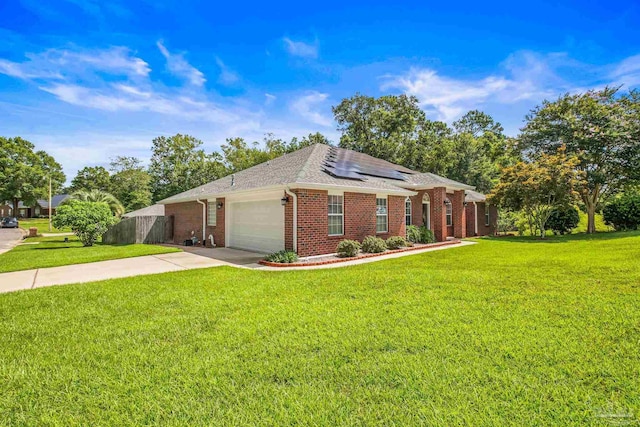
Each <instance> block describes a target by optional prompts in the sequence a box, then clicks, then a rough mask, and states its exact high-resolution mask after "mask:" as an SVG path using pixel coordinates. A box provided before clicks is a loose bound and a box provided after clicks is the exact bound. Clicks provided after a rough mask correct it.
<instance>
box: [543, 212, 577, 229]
mask: <svg viewBox="0 0 640 427" xmlns="http://www.w3.org/2000/svg"><path fill="white" fill-rule="evenodd" d="M579 222H580V214H579V213H578V210H577V209H576V208H575V207H573V206H567V207H561V208H555V209H554V210H553V211H552V212H551V216H549V219H548V220H547V224H546V225H547V228H549V229H550V230H553V232H554V233H555V234H565V233H566V234H570V233H571V230H573V229H574V228H576V227H577V226H578V223H579Z"/></svg>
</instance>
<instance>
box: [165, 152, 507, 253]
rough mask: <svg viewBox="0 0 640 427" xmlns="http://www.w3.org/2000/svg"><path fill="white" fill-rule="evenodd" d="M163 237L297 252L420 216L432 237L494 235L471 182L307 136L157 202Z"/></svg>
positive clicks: (385, 230) (490, 216) (401, 228)
mask: <svg viewBox="0 0 640 427" xmlns="http://www.w3.org/2000/svg"><path fill="white" fill-rule="evenodd" d="M159 203H160V204H162V205H164V207H165V216H166V217H167V218H168V221H169V222H170V223H171V224H172V227H171V228H172V237H171V239H170V240H172V241H173V243H176V244H182V242H184V241H185V240H187V239H190V238H192V237H196V238H197V239H198V240H199V241H205V242H206V244H207V245H208V246H211V244H212V241H213V243H214V244H215V246H218V247H223V246H227V247H233V248H239V249H245V250H252V251H256V252H263V253H269V252H275V251H278V250H281V249H289V250H293V251H296V252H297V253H298V254H299V255H300V256H312V255H321V254H327V253H333V252H335V249H336V245H337V244H338V242H339V241H340V240H343V239H353V240H360V241H361V240H362V239H364V238H365V237H366V236H379V237H382V238H385V239H386V238H388V237H390V236H404V235H405V233H406V226H407V225H410V224H413V225H417V226H422V225H426V226H427V227H429V228H430V229H431V230H433V233H434V235H435V237H436V240H438V241H444V240H446V239H447V238H464V237H467V236H481V235H489V234H493V233H494V232H495V229H496V222H497V211H496V209H495V208H494V207H488V206H487V204H486V199H485V197H484V195H483V194H480V193H477V192H475V191H473V187H471V186H469V185H466V184H463V183H460V182H456V181H453V180H450V179H447V178H443V177H441V176H438V175H435V174H431V173H420V172H416V171H412V170H410V169H407V168H405V167H402V166H400V165H395V164H393V163H390V162H387V161H384V160H381V159H377V158H374V157H371V156H368V155H366V154H362V153H358V152H355V151H351V150H346V149H342V148H336V147H330V146H328V145H323V144H315V145H312V146H309V147H305V148H302V149H300V150H298V151H295V152H293V153H289V154H286V155H284V156H282V157H279V158H277V159H273V160H270V161H268V162H265V163H262V164H259V165H256V166H254V167H252V168H249V169H246V170H243V171H241V172H237V173H235V174H233V175H229V176H226V177H224V178H221V179H219V180H217V181H213V182H210V183H208V184H205V185H202V186H200V187H197V188H194V189H192V190H188V191H185V192H183V193H180V194H177V195H175V196H172V197H169V198H167V199H165V200H162V201H160V202H159Z"/></svg>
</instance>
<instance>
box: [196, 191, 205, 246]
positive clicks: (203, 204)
mask: <svg viewBox="0 0 640 427" xmlns="http://www.w3.org/2000/svg"><path fill="white" fill-rule="evenodd" d="M196 202H198V203H200V204H201V205H202V246H206V242H207V230H206V221H207V204H206V203H205V202H203V201H202V200H200V199H197V198H196Z"/></svg>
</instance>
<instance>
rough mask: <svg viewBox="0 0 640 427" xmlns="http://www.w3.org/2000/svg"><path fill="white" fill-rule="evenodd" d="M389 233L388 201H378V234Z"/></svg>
mask: <svg viewBox="0 0 640 427" xmlns="http://www.w3.org/2000/svg"><path fill="white" fill-rule="evenodd" d="M387 231H388V230H387V199H386V198H384V199H376V233H386V232H387Z"/></svg>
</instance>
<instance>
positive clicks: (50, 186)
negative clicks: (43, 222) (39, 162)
mask: <svg viewBox="0 0 640 427" xmlns="http://www.w3.org/2000/svg"><path fill="white" fill-rule="evenodd" d="M49 233H51V174H49Z"/></svg>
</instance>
